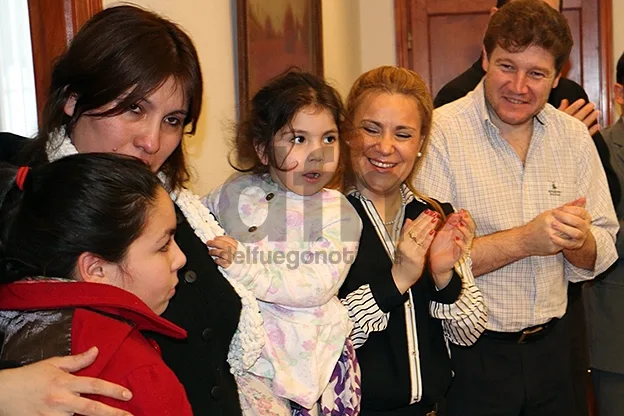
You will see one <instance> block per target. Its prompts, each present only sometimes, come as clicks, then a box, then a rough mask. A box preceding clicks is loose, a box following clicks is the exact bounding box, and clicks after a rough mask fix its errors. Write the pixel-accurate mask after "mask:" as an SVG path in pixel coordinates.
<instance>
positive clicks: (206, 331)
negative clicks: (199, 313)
mask: <svg viewBox="0 0 624 416" xmlns="http://www.w3.org/2000/svg"><path fill="white" fill-rule="evenodd" d="M213 332H214V331H213V330H212V328H206V329H204V330H203V331H202V335H201V336H202V339H203V340H204V341H206V342H208V341H210V340H211V339H212V333H213Z"/></svg>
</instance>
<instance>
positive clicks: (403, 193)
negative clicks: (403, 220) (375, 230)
mask: <svg viewBox="0 0 624 416" xmlns="http://www.w3.org/2000/svg"><path fill="white" fill-rule="evenodd" d="M399 192H400V193H401V204H402V205H405V192H403V185H401V187H400V188H399ZM399 211H401V210H400V209H399ZM397 215H399V213H398V212H397V213H396V215H395V216H394V219H393V220H392V221H382V223H383V225H394V223H395V222H396V220H397V219H396V216H397Z"/></svg>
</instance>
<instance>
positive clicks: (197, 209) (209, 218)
mask: <svg viewBox="0 0 624 416" xmlns="http://www.w3.org/2000/svg"><path fill="white" fill-rule="evenodd" d="M46 153H47V156H48V160H49V161H50V162H53V161H55V160H57V159H60V158H62V157H65V156H69V155H73V154H76V153H78V150H77V149H76V148H75V147H74V145H73V144H72V142H71V140H70V138H69V137H68V136H67V135H66V134H65V129H64V128H60V129H59V130H58V131H56V132H54V133H53V134H51V135H50V140H49V142H48V144H47V146H46ZM158 178H159V179H160V181H161V182H162V183H163V185H165V184H166V183H167V178H166V176H165V175H164V173H162V172H159V173H158ZM169 196H170V197H171V199H172V200H173V202H174V203H175V204H176V205H177V206H178V208H179V209H180V211H182V213H183V214H184V217H185V218H186V221H187V222H188V224H189V225H190V227H191V228H192V229H193V231H194V232H195V235H196V236H197V237H198V238H199V239H200V240H201V241H202V243H204V244H205V243H206V241H208V240H211V239H212V238H214V237H215V236H218V235H224V234H225V231H223V228H221V226H220V225H219V223H218V222H217V221H216V220H215V218H214V217H213V215H212V213H211V212H210V211H209V210H208V208H206V206H204V204H202V202H201V201H200V199H199V197H198V196H197V195H195V194H194V193H193V192H191V191H190V190H188V189H186V188H179V189H175V190H173V191H171V193H170V194H169ZM206 250H207V248H206ZM219 271H220V272H221V274H222V275H223V276H224V277H225V278H226V279H227V281H228V282H229V283H230V285H231V286H232V287H233V288H234V290H235V291H236V293H237V294H238V296H239V297H240V298H241V303H242V310H241V315H240V319H239V321H238V327H237V328H236V332H235V333H234V336H233V337H232V341H231V342H230V348H229V351H228V358H227V361H228V363H229V364H230V372H231V373H232V374H235V375H242V374H243V373H244V372H245V370H248V369H249V368H251V367H252V366H253V364H254V363H255V362H256V361H257V360H258V358H259V357H260V353H261V351H262V347H263V346H264V337H265V333H264V328H263V326H262V325H263V321H262V316H261V315H260V307H259V306H258V301H257V300H256V298H255V296H254V295H253V293H251V291H250V290H249V289H247V288H246V287H245V286H243V285H242V284H241V283H239V282H237V281H236V280H234V279H230V278H229V277H228V274H227V272H226V271H225V269H223V268H222V267H220V266H219Z"/></svg>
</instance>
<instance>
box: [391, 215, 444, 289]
mask: <svg viewBox="0 0 624 416" xmlns="http://www.w3.org/2000/svg"><path fill="white" fill-rule="evenodd" d="M439 222H440V216H439V214H438V213H437V212H435V211H431V210H426V211H424V212H423V213H421V214H420V215H419V216H418V217H417V218H416V219H415V220H413V221H412V220H410V219H407V220H406V221H405V224H404V225H403V231H402V233H401V240H400V241H399V244H398V245H397V248H396V250H395V253H394V265H393V266H392V276H393V277H394V283H395V284H396V287H397V289H399V292H401V293H405V292H406V291H407V289H409V288H410V287H412V286H413V285H414V284H415V283H416V282H417V281H418V279H420V276H422V274H423V271H424V269H425V267H426V265H427V252H428V250H429V247H430V246H431V243H432V241H434V236H435V232H436V228H437V226H438V224H439Z"/></svg>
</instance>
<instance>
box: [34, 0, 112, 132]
mask: <svg viewBox="0 0 624 416" xmlns="http://www.w3.org/2000/svg"><path fill="white" fill-rule="evenodd" d="M100 10H102V0H28V14H29V19H30V39H31V43H32V54H33V66H34V73H35V92H36V96H37V113H38V114H39V120H41V112H42V110H43V106H44V104H45V100H46V98H47V96H48V88H49V87H50V81H51V76H52V67H53V65H54V61H55V59H56V58H57V57H58V56H60V55H61V54H62V53H63V52H64V51H65V49H66V48H67V46H68V45H69V43H70V42H71V40H72V39H73V37H74V34H75V33H76V32H78V30H79V29H80V27H82V25H83V24H84V23H85V22H86V21H87V20H89V18H90V17H91V16H93V15H94V14H96V13H97V12H99V11H100Z"/></svg>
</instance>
